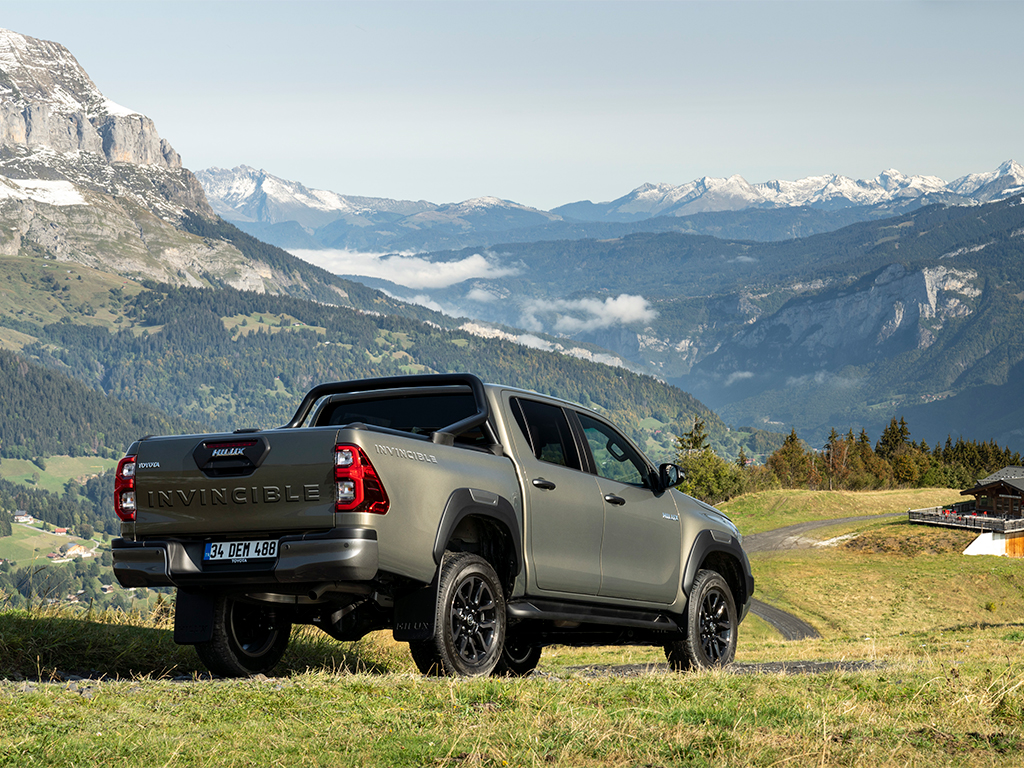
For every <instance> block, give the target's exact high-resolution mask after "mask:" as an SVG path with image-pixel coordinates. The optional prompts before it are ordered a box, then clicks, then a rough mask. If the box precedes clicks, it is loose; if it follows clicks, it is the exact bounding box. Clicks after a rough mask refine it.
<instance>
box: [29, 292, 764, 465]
mask: <svg viewBox="0 0 1024 768" xmlns="http://www.w3.org/2000/svg"><path fill="white" fill-rule="evenodd" d="M124 312H125V317H126V318H128V322H127V323H126V324H127V325H129V326H130V327H128V328H126V329H125V330H121V331H117V332H115V333H110V332H109V331H108V330H106V329H105V328H100V327H90V326H81V325H75V324H72V323H54V324H50V325H47V326H45V327H44V328H42V329H41V330H39V331H38V332H37V338H38V340H37V341H35V342H33V343H29V344H27V345H25V347H24V348H23V350H22V354H23V355H25V356H28V357H30V358H34V359H36V360H38V361H39V362H41V363H42V364H44V365H46V366H47V367H50V368H60V369H62V370H65V371H67V372H68V373H70V374H71V375H73V376H75V377H76V378H78V379H81V380H82V381H85V382H88V383H89V384H90V385H92V386H94V387H96V388H97V389H99V390H102V391H103V392H106V393H108V394H110V395H112V396H114V397H117V398H119V399H122V400H125V401H133V400H134V401H139V402H144V403H146V404H147V405H150V406H152V407H155V408H157V409H159V410H161V411H163V412H164V413H169V414H175V415H176V416H180V417H183V418H187V419H191V420H193V421H195V422H197V423H199V424H203V425H208V426H209V427H210V428H214V429H234V428H238V427H245V426H264V427H266V426H274V425H276V424H280V423H284V422H285V421H287V420H288V418H289V417H290V415H291V413H292V411H293V409H294V408H295V406H296V403H297V401H298V398H299V397H300V396H301V395H302V393H304V392H305V391H306V390H307V389H309V388H310V387H311V386H313V385H314V384H317V383H320V382H324V381H332V380H344V379H351V378H363V377H367V376H387V375H396V374H405V373H416V372H434V371H437V372H441V371H459V370H466V371H470V372H472V373H476V374H477V375H479V376H481V377H482V378H484V379H485V380H489V381H495V382H500V383H504V384H509V385H512V386H517V387H523V388H527V389H535V390H538V391H542V392H546V393H548V394H553V395H556V396H559V397H564V398H566V399H570V400H573V401H576V402H581V403H583V404H585V405H589V406H592V407H595V408H597V409H599V410H602V411H605V412H607V413H608V414H609V416H610V417H611V418H613V419H615V420H616V421H618V422H620V423H622V424H623V425H624V426H625V427H626V428H627V429H628V430H629V431H631V432H632V434H633V435H634V436H635V437H636V438H637V439H638V441H639V442H641V443H642V444H644V445H646V446H647V447H648V448H649V449H653V450H655V451H657V450H658V449H660V450H661V451H662V452H671V445H672V440H673V439H674V436H675V434H677V433H679V432H681V431H683V430H685V429H687V428H689V427H690V426H692V423H693V420H694V418H695V417H698V416H699V417H700V418H702V419H704V420H705V422H706V423H707V424H708V429H709V433H710V435H711V439H712V441H713V443H714V444H715V445H716V446H717V447H719V448H720V449H721V450H723V451H724V452H728V453H735V452H736V451H737V450H738V448H739V446H740V444H743V445H744V446H745V448H746V450H747V452H748V453H751V454H756V455H763V454H766V453H768V452H770V451H771V450H772V449H773V448H774V447H776V446H777V445H778V444H781V435H773V434H772V433H763V432H756V431H730V430H728V429H727V428H726V426H725V425H724V424H723V423H722V421H721V420H720V419H719V418H718V417H717V416H716V415H715V414H714V413H712V412H711V411H709V410H708V409H707V408H706V407H704V406H703V405H702V404H701V403H699V402H698V401H697V400H695V399H694V398H693V397H692V396H690V395H688V394H686V393H685V392H682V391H681V390H679V389H676V388H675V387H670V386H667V385H665V384H663V383H661V382H658V381H656V380H655V379H652V378H650V377H646V376H638V375H635V374H632V373H629V372H628V371H624V370H622V369H618V368H611V367H608V366H604V365H599V364H595V363H590V362H587V361H583V360H578V359H575V358H569V357H564V356H561V355H555V354H552V353H549V352H543V351H539V350H535V349H531V348H529V347H525V346H522V345H519V344H513V343H510V342H506V341H501V340H496V339H485V338H480V337H477V336H473V335H471V334H468V333H464V332H462V331H457V330H449V329H444V328H439V327H436V326H433V325H426V324H423V323H419V322H417V321H415V320H411V319H406V318H401V317H394V316H383V317H381V316H376V315H372V314H367V313H363V312H359V311H356V310H352V309H346V308H338V307H330V306H324V305H318V304H313V303H310V302H306V301H302V300H299V299H293V298H289V297H281V296H267V295H261V294H252V293H244V292H238V291H233V290H229V289H221V290H217V291H211V290H206V289H191V288H170V287H167V286H156V285H151V286H150V290H146V291H143V292H141V293H139V294H138V295H137V296H136V297H134V298H131V299H126V300H125V305H124Z"/></svg>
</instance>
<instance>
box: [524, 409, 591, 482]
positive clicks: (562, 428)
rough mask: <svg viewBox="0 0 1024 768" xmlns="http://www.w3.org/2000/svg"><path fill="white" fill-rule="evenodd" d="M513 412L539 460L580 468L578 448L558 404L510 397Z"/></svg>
mask: <svg viewBox="0 0 1024 768" xmlns="http://www.w3.org/2000/svg"><path fill="white" fill-rule="evenodd" d="M512 413H513V414H514V415H515V419H516V423H517V424H518V425H519V429H520V430H522V432H523V435H525V436H526V439H527V440H529V441H530V447H531V448H532V449H533V455H534V456H535V457H536V458H538V459H539V460H541V461H546V462H548V463H550V464H559V465H561V466H563V467H569V468H570V469H580V467H581V465H580V457H579V452H578V451H577V450H576V443H575V442H573V439H572V431H571V430H570V428H569V421H568V419H566V418H565V413H563V412H562V409H561V408H559V407H558V406H554V405H548V404H547V403H538V402H537V401H535V400H524V399H522V398H519V397H517V398H513V400H512Z"/></svg>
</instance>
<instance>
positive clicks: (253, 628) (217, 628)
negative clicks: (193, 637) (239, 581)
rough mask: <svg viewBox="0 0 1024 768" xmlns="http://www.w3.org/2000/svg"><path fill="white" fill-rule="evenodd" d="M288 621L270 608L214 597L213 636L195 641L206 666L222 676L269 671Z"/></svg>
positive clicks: (284, 638) (278, 657) (281, 649)
mask: <svg viewBox="0 0 1024 768" xmlns="http://www.w3.org/2000/svg"><path fill="white" fill-rule="evenodd" d="M291 632H292V625H291V622H290V621H288V620H287V619H284V618H282V617H281V616H280V615H279V614H278V612H277V611H276V610H275V609H274V608H271V607H266V606H262V605H254V604H252V603H245V602H241V601H239V600H233V599H231V598H229V597H218V598H217V599H216V601H215V602H214V608H213V638H212V639H211V640H210V641H208V642H205V643H196V652H197V653H198V654H199V658H200V659H201V660H202V662H203V664H205V665H206V668H207V669H209V670H210V671H211V672H213V673H214V674H216V675H220V676H222V677H249V676H251V675H257V674H260V673H263V674H265V673H267V672H270V671H271V670H272V669H273V668H274V667H275V666H277V663H278V662H279V661H280V660H281V657H282V656H284V651H285V648H287V647H288V638H289V636H290V635H291Z"/></svg>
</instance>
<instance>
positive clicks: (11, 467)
mask: <svg viewBox="0 0 1024 768" xmlns="http://www.w3.org/2000/svg"><path fill="white" fill-rule="evenodd" d="M115 466H117V459H105V458H102V457H100V456H74V457H72V456H48V457H47V458H46V469H45V470H41V469H39V467H37V466H36V465H35V464H33V463H32V462H31V461H28V460H27V459H3V460H2V461H0V477H2V478H3V479H4V480H10V481H11V482H14V483H23V484H25V485H34V486H35V487H37V488H42V489H43V490H46V491H49V492H50V493H56V494H61V493H63V492H64V484H65V483H66V482H67V481H68V480H79V481H83V482H84V481H85V480H87V479H89V478H90V477H92V476H94V475H99V474H102V473H103V472H106V471H107V470H108V469H110V468H111V467H115ZM36 474H38V475H39V482H38V483H36V482H34V480H33V477H34V476H35V475H36Z"/></svg>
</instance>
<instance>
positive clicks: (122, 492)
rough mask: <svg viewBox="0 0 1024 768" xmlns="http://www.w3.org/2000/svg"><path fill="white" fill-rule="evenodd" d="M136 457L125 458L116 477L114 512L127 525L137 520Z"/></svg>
mask: <svg viewBox="0 0 1024 768" xmlns="http://www.w3.org/2000/svg"><path fill="white" fill-rule="evenodd" d="M136 509H137V503H136V499H135V457H134V456H125V457H124V458H123V459H121V461H119V462H118V463H117V474H116V475H114V511H115V512H116V513H117V516H118V517H120V518H121V519H122V520H124V521H125V522H126V523H127V522H131V521H132V520H134V519H135V510H136Z"/></svg>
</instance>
